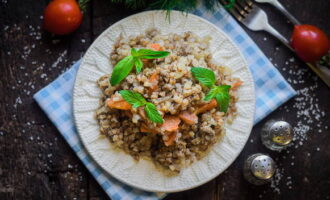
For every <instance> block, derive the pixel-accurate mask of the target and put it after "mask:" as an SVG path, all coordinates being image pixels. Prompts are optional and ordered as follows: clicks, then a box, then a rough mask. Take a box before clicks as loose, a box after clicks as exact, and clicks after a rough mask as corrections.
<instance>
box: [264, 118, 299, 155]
mask: <svg viewBox="0 0 330 200" xmlns="http://www.w3.org/2000/svg"><path fill="white" fill-rule="evenodd" d="M292 139H293V130H292V127H291V125H290V124H289V123H288V122H286V121H275V120H270V121H268V122H266V123H265V125H264V126H263V128H262V130H261V141H262V143H263V144H264V145H265V146H266V147H267V148H268V149H270V150H274V151H281V150H283V149H285V148H286V147H288V145H289V144H290V143H291V142H292Z"/></svg>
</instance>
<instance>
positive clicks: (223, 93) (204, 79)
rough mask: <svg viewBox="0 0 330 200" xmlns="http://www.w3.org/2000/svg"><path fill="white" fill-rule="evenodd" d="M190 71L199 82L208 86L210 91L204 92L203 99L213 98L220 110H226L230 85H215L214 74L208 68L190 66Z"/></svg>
mask: <svg viewBox="0 0 330 200" xmlns="http://www.w3.org/2000/svg"><path fill="white" fill-rule="evenodd" d="M190 71H191V73H192V74H193V76H194V77H195V78H196V79H197V80H198V81H199V82H200V83H201V84H203V85H205V86H206V87H208V88H210V91H209V92H208V93H207V94H206V96H205V97H204V100H205V101H209V100H211V99H213V98H215V100H216V101H217V103H218V106H219V108H220V111H221V112H227V110H228V107H229V103H230V96H229V89H230V88H231V86H230V85H219V86H217V85H215V82H216V80H215V74H214V72H213V71H211V70H209V69H206V68H202V67H192V68H191V69H190Z"/></svg>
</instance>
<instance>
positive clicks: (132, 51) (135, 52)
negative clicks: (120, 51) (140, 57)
mask: <svg viewBox="0 0 330 200" xmlns="http://www.w3.org/2000/svg"><path fill="white" fill-rule="evenodd" d="M131 55H132V56H133V57H137V51H136V49H135V48H132V49H131Z"/></svg>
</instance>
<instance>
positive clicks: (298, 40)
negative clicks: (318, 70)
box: [291, 24, 330, 62]
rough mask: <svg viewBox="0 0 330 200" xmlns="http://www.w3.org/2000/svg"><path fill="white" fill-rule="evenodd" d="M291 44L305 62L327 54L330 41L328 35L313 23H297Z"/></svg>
mask: <svg viewBox="0 0 330 200" xmlns="http://www.w3.org/2000/svg"><path fill="white" fill-rule="evenodd" d="M291 46H292V47H293V48H294V50H295V51H296V53H297V54H298V56H299V57H300V58H301V59H303V60H304V61H305V62H314V61H317V60H319V59H320V58H321V57H322V56H324V55H325V54H327V52H328V51H329V49H330V41H329V39H328V37H327V35H326V34H325V33H324V32H323V31H322V30H320V29H319V28H317V27H315V26H312V25H305V24H304V25H296V26H295V27H294V31H293V34H292V37H291Z"/></svg>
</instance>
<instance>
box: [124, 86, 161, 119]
mask: <svg viewBox="0 0 330 200" xmlns="http://www.w3.org/2000/svg"><path fill="white" fill-rule="evenodd" d="M119 94H120V95H121V96H122V97H123V99H125V101H127V102H128V103H129V104H131V105H132V106H133V108H138V107H141V106H144V111H145V112H146V114H147V117H148V118H149V119H150V121H152V122H156V123H161V124H162V123H164V120H163V118H162V116H161V115H160V113H159V112H158V110H157V108H156V106H155V105H154V104H152V103H150V102H147V101H146V100H145V98H144V97H143V96H142V95H141V94H140V93H137V92H133V91H130V90H120V91H119Z"/></svg>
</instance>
